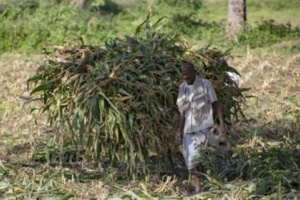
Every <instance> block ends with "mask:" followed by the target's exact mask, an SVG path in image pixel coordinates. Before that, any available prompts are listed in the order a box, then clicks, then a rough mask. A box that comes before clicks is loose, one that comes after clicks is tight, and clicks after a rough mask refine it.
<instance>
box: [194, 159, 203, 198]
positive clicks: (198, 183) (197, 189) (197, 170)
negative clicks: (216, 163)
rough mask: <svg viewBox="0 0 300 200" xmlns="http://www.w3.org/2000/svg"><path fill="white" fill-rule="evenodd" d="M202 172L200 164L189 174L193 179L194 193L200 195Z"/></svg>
mask: <svg viewBox="0 0 300 200" xmlns="http://www.w3.org/2000/svg"><path fill="white" fill-rule="evenodd" d="M202 172H203V167H202V165H201V164H200V165H199V166H197V167H195V168H194V169H193V170H192V171H191V173H192V178H193V179H194V186H195V191H194V192H195V193H200V192H201V191H202V178H201V173H202Z"/></svg>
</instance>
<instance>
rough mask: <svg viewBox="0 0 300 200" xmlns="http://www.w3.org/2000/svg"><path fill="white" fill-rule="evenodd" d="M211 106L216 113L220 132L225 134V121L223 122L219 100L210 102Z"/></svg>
mask: <svg viewBox="0 0 300 200" xmlns="http://www.w3.org/2000/svg"><path fill="white" fill-rule="evenodd" d="M212 106H213V109H214V111H215V113H217V117H218V119H219V123H220V128H221V131H222V133H225V134H226V127H225V123H224V119H223V112H222V107H221V104H220V102H219V101H215V102H213V103H212Z"/></svg>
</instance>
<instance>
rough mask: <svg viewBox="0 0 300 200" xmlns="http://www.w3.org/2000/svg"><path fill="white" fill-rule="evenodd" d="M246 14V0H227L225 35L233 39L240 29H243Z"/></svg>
mask: <svg viewBox="0 0 300 200" xmlns="http://www.w3.org/2000/svg"><path fill="white" fill-rule="evenodd" d="M246 14H247V13H246V0H228V17H227V26H226V35H227V37H229V38H232V39H235V38H236V36H237V34H238V33H239V32H240V31H244V29H245V22H246V18H247V17H246V16H247V15H246Z"/></svg>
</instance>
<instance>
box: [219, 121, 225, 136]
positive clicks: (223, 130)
mask: <svg viewBox="0 0 300 200" xmlns="http://www.w3.org/2000/svg"><path fill="white" fill-rule="evenodd" d="M220 131H221V133H222V134H223V135H227V126H226V125H225V123H221V124H220Z"/></svg>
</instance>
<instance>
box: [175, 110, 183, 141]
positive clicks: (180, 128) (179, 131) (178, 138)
mask: <svg viewBox="0 0 300 200" xmlns="http://www.w3.org/2000/svg"><path fill="white" fill-rule="evenodd" d="M184 123H185V113H180V116H179V123H178V129H177V132H176V143H177V144H178V145H180V144H181V141H182V135H183V129H184Z"/></svg>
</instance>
